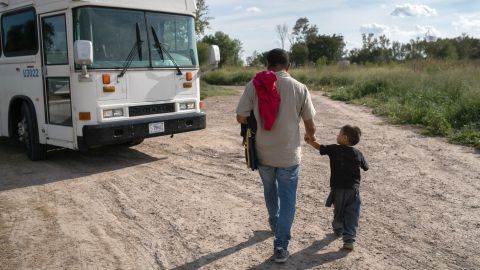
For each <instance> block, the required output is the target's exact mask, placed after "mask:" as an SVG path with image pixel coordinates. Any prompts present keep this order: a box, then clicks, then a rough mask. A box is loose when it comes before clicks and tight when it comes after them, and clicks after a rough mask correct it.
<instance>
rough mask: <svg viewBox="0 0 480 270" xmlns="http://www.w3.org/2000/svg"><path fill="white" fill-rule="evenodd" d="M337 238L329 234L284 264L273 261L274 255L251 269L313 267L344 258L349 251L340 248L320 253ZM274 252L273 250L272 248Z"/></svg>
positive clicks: (300, 269)
mask: <svg viewBox="0 0 480 270" xmlns="http://www.w3.org/2000/svg"><path fill="white" fill-rule="evenodd" d="M336 239H337V238H336V237H335V236H334V235H333V234H328V235H327V236H325V238H324V239H322V240H318V241H315V242H313V243H312V245H310V246H309V247H307V248H305V249H304V250H301V251H299V252H297V253H294V254H291V255H290V257H289V258H288V261H287V262H286V263H284V264H278V263H275V262H274V261H273V257H271V258H269V259H267V260H266V261H265V262H263V263H261V264H259V265H257V266H254V267H252V268H250V269H289V270H290V269H296V270H303V269H311V268H314V267H317V266H321V265H323V264H326V263H329V262H333V261H335V260H338V259H341V258H344V257H346V256H347V255H348V251H344V250H338V251H335V252H327V253H318V252H319V251H320V250H322V249H323V248H324V247H326V246H328V245H330V243H332V242H333V241H335V240H336ZM272 253H273V250H272Z"/></svg>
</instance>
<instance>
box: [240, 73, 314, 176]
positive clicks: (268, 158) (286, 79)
mask: <svg viewBox="0 0 480 270" xmlns="http://www.w3.org/2000/svg"><path fill="white" fill-rule="evenodd" d="M276 75H277V79H278V80H277V82H276V84H277V90H278V93H279V95H280V106H279V108H278V113H277V118H276V120H275V124H274V125H273V128H272V130H270V131H267V130H265V129H264V128H263V121H262V119H261V117H260V113H259V110H258V98H257V95H256V90H255V86H254V85H253V82H252V81H250V82H249V83H248V84H247V86H246V87H245V91H244V92H243V95H242V97H241V98H240V102H239V103H238V106H237V114H238V115H240V116H244V117H248V116H250V112H251V111H252V110H253V113H254V115H255V118H256V119H257V125H258V130H257V135H256V144H255V146H256V147H255V148H256V153H257V157H258V160H259V163H260V165H265V166H272V167H277V168H287V167H291V166H294V165H297V164H300V160H301V147H300V125H299V124H300V119H302V120H303V121H307V120H311V119H313V117H314V116H315V113H316V112H315V108H314V107H313V104H312V100H311V98H310V93H309V92H308V88H307V87H306V86H305V85H304V84H302V83H300V82H298V81H297V80H295V79H293V78H292V77H291V76H290V75H289V74H288V73H287V72H286V71H280V72H276Z"/></svg>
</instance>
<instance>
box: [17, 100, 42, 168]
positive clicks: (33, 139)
mask: <svg viewBox="0 0 480 270" xmlns="http://www.w3.org/2000/svg"><path fill="white" fill-rule="evenodd" d="M20 112H21V115H20V119H19V121H18V123H17V127H16V128H17V135H18V139H19V140H20V142H21V143H22V144H23V145H24V146H25V150H26V152H27V156H28V158H29V159H30V160H32V161H36V160H44V159H46V158H47V145H45V144H41V143H39V139H38V137H39V136H38V128H37V118H36V116H35V113H34V110H33V109H32V108H31V107H30V106H29V105H28V104H27V103H26V102H23V104H22V107H21V109H20Z"/></svg>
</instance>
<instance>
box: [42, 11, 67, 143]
mask: <svg viewBox="0 0 480 270" xmlns="http://www.w3.org/2000/svg"><path fill="white" fill-rule="evenodd" d="M40 23H41V36H42V38H41V47H42V65H43V67H42V68H43V79H44V96H45V116H46V120H47V121H46V133H47V144H51V145H57V146H62V147H67V148H73V143H74V131H73V120H72V103H71V89H70V67H69V60H68V59H69V55H68V45H67V40H68V37H67V27H66V14H65V12H60V13H59V12H56V13H48V14H42V15H40Z"/></svg>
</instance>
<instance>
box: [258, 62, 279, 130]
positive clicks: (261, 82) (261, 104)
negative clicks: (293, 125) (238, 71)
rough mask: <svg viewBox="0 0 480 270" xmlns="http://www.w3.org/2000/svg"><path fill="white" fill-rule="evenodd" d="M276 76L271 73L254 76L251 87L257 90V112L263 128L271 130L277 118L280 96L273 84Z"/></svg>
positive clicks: (266, 72) (260, 73) (263, 72)
mask: <svg viewBox="0 0 480 270" xmlns="http://www.w3.org/2000/svg"><path fill="white" fill-rule="evenodd" d="M276 81H277V75H275V73H274V72H272V71H262V72H259V73H257V74H256V75H255V78H254V79H253V85H254V86H255V89H256V90H257V91H256V92H257V97H258V110H259V111H260V117H261V118H262V120H263V128H265V129H266V130H271V129H272V127H273V124H274V123H275V119H276V118H277V112H278V107H279V106H280V95H279V94H278V91H277V86H276V84H275V82H276Z"/></svg>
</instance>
